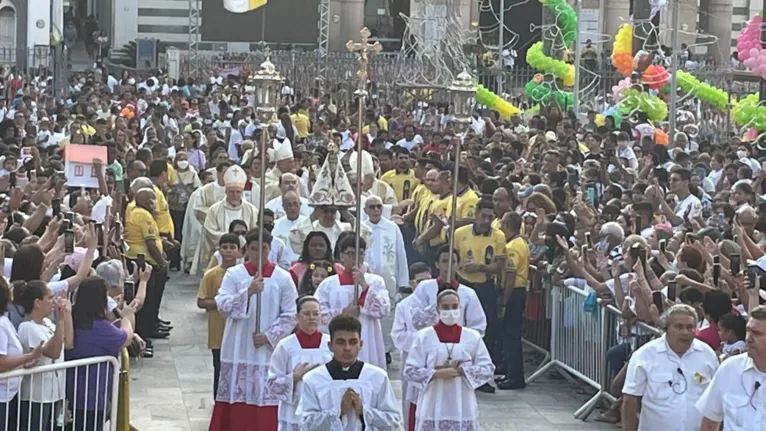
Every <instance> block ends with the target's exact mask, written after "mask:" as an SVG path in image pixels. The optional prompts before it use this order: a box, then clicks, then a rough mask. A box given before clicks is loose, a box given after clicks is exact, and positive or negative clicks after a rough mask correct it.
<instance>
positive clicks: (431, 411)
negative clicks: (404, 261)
mask: <svg viewBox="0 0 766 431" xmlns="http://www.w3.org/2000/svg"><path fill="white" fill-rule="evenodd" d="M440 287H442V286H440ZM443 287H444V288H443V289H439V290H440V293H439V295H438V296H437V300H436V304H437V309H438V311H439V322H437V323H436V325H434V326H432V327H428V328H425V329H422V330H421V331H419V332H418V334H417V336H416V337H415V340H414V342H413V344H412V348H411V350H410V353H409V356H408V357H407V363H406V364H405V366H404V376H405V378H407V379H408V380H409V382H410V384H412V385H417V386H419V388H420V394H419V395H418V401H417V404H413V405H411V407H410V411H409V412H404V414H409V418H410V420H409V425H410V427H409V429H410V430H421V429H443V428H445V427H446V428H450V429H463V430H464V429H479V410H478V404H477V401H476V394H475V390H476V388H478V387H480V386H481V385H483V384H485V383H488V382H489V381H490V379H491V378H492V376H493V375H494V373H495V366H494V365H493V364H492V359H491V358H490V356H489V352H487V347H486V346H485V345H484V341H483V340H482V337H481V335H480V334H479V333H478V332H477V331H475V330H473V329H470V328H465V327H462V326H460V324H459V322H460V321H461V320H462V319H461V316H460V314H461V313H460V297H459V296H458V294H457V292H456V291H455V290H453V289H452V288H451V287H450V286H449V285H445V286H443Z"/></svg>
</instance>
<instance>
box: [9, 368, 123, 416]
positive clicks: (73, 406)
mask: <svg viewBox="0 0 766 431" xmlns="http://www.w3.org/2000/svg"><path fill="white" fill-rule="evenodd" d="M119 376H120V363H119V361H118V360H117V358H115V357H111V356H97V357H93V358H85V359H77V360H73V361H64V362H60V363H57V364H50V365H42V366H39V367H33V368H20V369H15V370H12V371H8V372H5V373H0V388H2V389H0V397H2V399H3V400H7V401H4V402H0V428H2V429H3V430H5V431H48V430H50V431H54V430H59V429H67V430H72V431H115V430H116V429H117V410H118V398H119V395H118V391H119ZM13 387H17V388H18V392H17V393H16V394H13V393H12V392H11V391H12V388H13ZM3 390H4V393H3Z"/></svg>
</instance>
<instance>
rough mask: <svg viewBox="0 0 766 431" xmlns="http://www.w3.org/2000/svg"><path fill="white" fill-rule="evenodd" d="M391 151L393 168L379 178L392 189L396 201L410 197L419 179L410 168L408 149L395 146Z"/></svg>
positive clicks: (418, 183)
mask: <svg viewBox="0 0 766 431" xmlns="http://www.w3.org/2000/svg"><path fill="white" fill-rule="evenodd" d="M392 151H393V153H394V169H392V170H390V171H388V172H386V173H384V174H383V176H381V177H380V180H381V181H383V182H384V183H386V184H388V185H389V186H391V188H392V189H394V194H395V195H396V201H397V202H402V201H403V200H406V199H412V197H413V194H414V192H415V188H416V187H417V186H419V185H420V180H419V179H418V178H417V177H416V176H415V171H414V170H413V169H411V168H410V151H409V150H408V149H406V148H404V147H399V146H395V147H394V148H393V149H392Z"/></svg>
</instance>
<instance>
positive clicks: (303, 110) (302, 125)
mask: <svg viewBox="0 0 766 431" xmlns="http://www.w3.org/2000/svg"><path fill="white" fill-rule="evenodd" d="M290 120H292V122H293V126H295V129H296V130H297V131H298V136H300V137H301V138H305V137H307V136H308V135H309V124H311V120H310V119H309V116H308V103H307V102H306V101H305V100H304V101H302V102H301V103H300V104H299V105H298V110H297V111H296V112H295V113H294V114H293V115H291V116H290Z"/></svg>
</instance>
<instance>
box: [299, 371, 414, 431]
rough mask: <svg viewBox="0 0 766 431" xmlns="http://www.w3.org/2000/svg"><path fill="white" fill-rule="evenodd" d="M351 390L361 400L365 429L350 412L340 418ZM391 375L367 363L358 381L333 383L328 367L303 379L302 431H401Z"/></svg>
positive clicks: (300, 402)
mask: <svg viewBox="0 0 766 431" xmlns="http://www.w3.org/2000/svg"><path fill="white" fill-rule="evenodd" d="M348 388H351V389H353V390H354V391H355V392H356V393H357V394H359V395H360V396H361V398H362V404H363V405H364V408H363V414H364V428H362V422H361V421H360V420H359V417H358V416H356V415H354V412H351V413H349V414H347V415H345V416H343V418H341V417H340V401H341V398H342V397H343V394H344V393H345V392H346V389H348ZM397 404H398V402H397V401H396V395H395V394H394V389H393V388H392V387H391V383H390V382H389V381H388V375H387V374H386V372H385V371H383V370H382V369H380V368H378V367H375V366H372V365H370V364H367V363H365V364H364V366H363V368H362V372H361V374H360V375H359V379H358V380H333V379H332V377H331V376H330V373H329V372H328V371H327V367H326V366H322V367H319V368H316V369H314V370H312V371H310V372H308V373H307V374H306V375H305V376H304V377H303V387H302V388H301V397H300V401H299V402H298V410H297V414H298V415H299V416H300V417H301V426H300V430H301V431H361V430H362V429H364V431H390V430H394V429H398V427H399V423H400V422H401V413H400V412H399V407H398V406H397Z"/></svg>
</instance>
